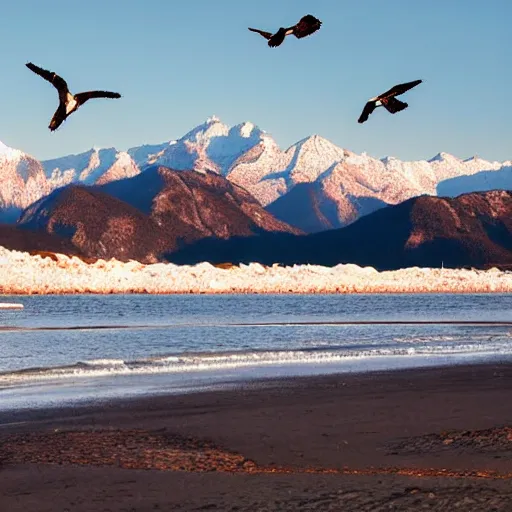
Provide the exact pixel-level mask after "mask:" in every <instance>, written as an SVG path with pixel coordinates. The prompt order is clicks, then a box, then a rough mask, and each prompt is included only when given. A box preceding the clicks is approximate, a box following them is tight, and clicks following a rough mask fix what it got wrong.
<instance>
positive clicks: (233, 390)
mask: <svg viewBox="0 0 512 512" xmlns="http://www.w3.org/2000/svg"><path fill="white" fill-rule="evenodd" d="M491 369H492V370H493V371H494V372H499V371H501V370H506V371H507V372H510V374H511V378H512V355H505V356H501V357H498V356H496V357H494V358H492V359H485V360H480V361H473V362H469V363H467V362H464V361H459V362H450V363H447V364H442V363H437V362H436V363H434V364H431V365H430V364H429V365H424V366H421V365H420V366H414V367H397V368H389V369H371V368H370V369H367V370H354V371H346V372H343V371H339V372H332V373H331V372H329V373H318V374H305V375H291V376H277V377H272V376H271V377H253V378H247V379H240V380H237V379H232V380H226V381H219V382H217V383H214V384H212V385H211V387H209V386H201V387H200V388H197V389H195V388H188V389H186V390H183V391H181V392H180V391H173V392H168V393H166V392H163V393H157V394H142V395H129V396H121V397H113V398H109V397H107V398H100V399H99V400H94V399H90V400H84V401H82V402H80V403H77V404H72V405H64V406H55V407H35V408H30V407H29V408H22V409H19V410H17V411H15V410H12V409H4V410H3V409H0V433H1V432H2V429H3V428H4V427H5V426H6V425H7V424H6V423H4V421H3V420H4V418H6V417H9V416H11V415H14V416H18V415H20V414H21V415H23V416H24V415H26V416H27V418H28V419H24V420H22V421H23V422H24V423H27V424H30V423H31V422H32V421H33V420H35V421H36V422H37V421H39V419H40V417H45V418H47V417H50V416H53V415H55V416H57V418H56V419H55V421H59V418H58V416H59V415H60V414H64V416H68V415H73V416H80V415H88V414H90V413H91V412H101V411H102V410H103V408H104V407H105V405H107V404H108V406H109V407H112V408H121V409H124V408H135V409H144V408H146V407H148V406H150V405H151V407H152V408H153V407H154V403H155V401H156V402H165V401H174V400H176V401H178V402H179V401H180V400H181V399H182V398H183V397H187V400H188V399H190V400H192V401H193V400H195V399H196V398H197V399H199V400H201V401H203V398H204V400H206V401H207V400H208V399H210V398H211V399H212V400H214V401H215V400H216V399H217V397H216V395H224V396H228V395H234V396H235V397H236V394H237V393H238V392H240V391H242V392H249V393H255V394H258V393H262V394H263V393H264V392H265V391H266V390H272V389H274V390H276V389H288V390H293V389H299V390H304V389H307V388H308V387H310V386H313V387H319V388H322V387H328V388H329V387H331V386H332V385H333V383H335V382H337V381H340V380H341V381H343V385H347V384H350V383H351V382H352V381H353V382H362V381H364V380H370V381H371V380H377V381H379V380H383V381H387V380H389V381H392V380H408V379H412V380H415V379H418V378H421V379H429V378H433V377H435V376H439V375H440V374H442V373H443V372H444V373H448V374H449V373H451V372H453V373H456V374H463V373H472V372H476V373H478V372H487V371H490V370H491ZM232 398H233V397H232ZM52 413H55V414H52ZM77 413H78V414H77ZM52 421H54V420H52ZM511 422H512V413H511ZM511 449H512V446H511Z"/></svg>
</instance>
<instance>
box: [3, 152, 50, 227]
mask: <svg viewBox="0 0 512 512" xmlns="http://www.w3.org/2000/svg"><path fill="white" fill-rule="evenodd" d="M0 183H1V184H2V186H1V187H0V222H14V221H16V218H17V216H18V214H19V212H20V211H21V210H22V209H23V208H26V207H27V206H29V205H30V204H32V203H33V202H34V201H37V199H39V198H40V197H41V196H43V195H46V194H48V193H49V192H50V188H49V187H48V184H47V182H46V177H45V175H44V171H43V168H42V166H41V163H40V162H38V161H37V160H36V159H35V158H32V157H31V156H30V155H27V154H26V153H23V151H20V150H18V149H13V148H10V147H9V146H6V145H5V144H4V143H2V142H0Z"/></svg>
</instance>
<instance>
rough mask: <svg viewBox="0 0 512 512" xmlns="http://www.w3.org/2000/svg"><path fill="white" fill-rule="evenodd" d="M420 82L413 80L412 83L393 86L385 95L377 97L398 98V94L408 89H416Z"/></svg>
mask: <svg viewBox="0 0 512 512" xmlns="http://www.w3.org/2000/svg"><path fill="white" fill-rule="evenodd" d="M421 82H423V80H414V81H413V82H406V83H405V84H398V85H395V86H394V87H391V89H389V91H386V92H385V93H383V94H381V95H380V96H379V99H382V98H389V97H392V96H399V95H400V94H403V93H404V92H406V91H408V90H409V89H412V88H413V87H416V86H417V85H419V84H421Z"/></svg>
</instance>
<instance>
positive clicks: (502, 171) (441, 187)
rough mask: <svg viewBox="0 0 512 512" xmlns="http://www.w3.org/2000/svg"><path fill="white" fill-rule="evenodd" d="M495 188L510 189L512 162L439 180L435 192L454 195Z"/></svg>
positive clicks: (441, 194) (511, 186)
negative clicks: (495, 167)
mask: <svg viewBox="0 0 512 512" xmlns="http://www.w3.org/2000/svg"><path fill="white" fill-rule="evenodd" d="M496 189H502V190H512V162H505V163H504V164H503V165H502V166H501V167H500V168H498V169H497V170H488V171H480V172H476V173H473V174H471V175H469V176H467V175H466V176H457V177H455V178H450V179H447V180H444V181H441V182H440V183H439V184H438V185H437V194H438V195H440V196H449V197H455V196H459V195H460V194H466V193H468V192H484V191H487V190H496Z"/></svg>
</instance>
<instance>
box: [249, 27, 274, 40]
mask: <svg viewBox="0 0 512 512" xmlns="http://www.w3.org/2000/svg"><path fill="white" fill-rule="evenodd" d="M249 30H250V31H251V32H256V34H260V35H261V36H263V37H264V38H265V39H270V38H271V37H272V34H271V33H270V32H265V31H264V30H260V29H258V28H251V27H249Z"/></svg>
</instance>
